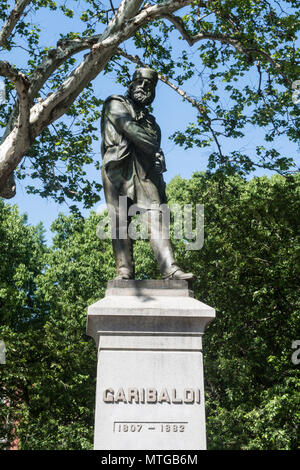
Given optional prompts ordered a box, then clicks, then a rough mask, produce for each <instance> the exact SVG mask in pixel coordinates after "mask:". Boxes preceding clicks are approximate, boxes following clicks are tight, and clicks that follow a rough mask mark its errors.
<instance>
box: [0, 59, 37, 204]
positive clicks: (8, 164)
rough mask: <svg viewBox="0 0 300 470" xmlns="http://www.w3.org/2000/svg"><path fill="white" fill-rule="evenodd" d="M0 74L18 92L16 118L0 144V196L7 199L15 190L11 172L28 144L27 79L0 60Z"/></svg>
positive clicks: (28, 107) (28, 109) (28, 110)
mask: <svg viewBox="0 0 300 470" xmlns="http://www.w3.org/2000/svg"><path fill="white" fill-rule="evenodd" d="M0 75H2V76H4V77H7V78H8V79H9V80H10V81H11V82H12V83H13V84H14V85H15V88H16V90H17V94H18V110H19V115H18V118H17V120H16V122H15V125H14V128H13V130H12V132H10V134H9V135H8V137H7V138H6V139H4V141H3V142H2V144H1V145H0V196H2V197H5V198H8V199H9V198H11V197H13V196H14V195H15V190H16V187H15V183H14V177H13V174H12V172H13V170H14V169H15V168H16V166H17V165H18V163H19V162H20V160H21V159H22V158H23V156H24V148H26V149H27V148H28V147H29V145H30V125H29V116H30V106H29V97H28V88H29V80H28V78H27V77H26V76H25V75H24V74H23V73H21V72H20V71H18V70H16V69H15V68H14V67H12V66H11V65H10V64H9V63H8V62H5V61H0Z"/></svg>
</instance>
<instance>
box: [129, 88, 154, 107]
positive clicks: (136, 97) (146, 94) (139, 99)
mask: <svg viewBox="0 0 300 470" xmlns="http://www.w3.org/2000/svg"><path fill="white" fill-rule="evenodd" d="M129 95H130V98H131V99H132V100H133V101H134V102H135V103H136V104H137V105H138V106H140V107H145V106H148V105H149V104H151V103H152V101H153V100H154V93H152V92H151V91H145V90H143V89H142V88H135V89H134V88H133V89H131V90H130V94H129Z"/></svg>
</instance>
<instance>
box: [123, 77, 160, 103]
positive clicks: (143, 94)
mask: <svg viewBox="0 0 300 470" xmlns="http://www.w3.org/2000/svg"><path fill="white" fill-rule="evenodd" d="M157 80H158V75H157V72H155V70H153V69H150V68H140V69H137V70H136V71H135V73H134V74H133V77H132V82H131V83H130V85H129V89H128V95H129V97H130V98H131V99H132V100H133V101H134V102H135V103H136V104H138V105H139V106H143V107H144V106H148V105H149V104H151V103H152V101H153V100H154V98H155V87H156V84H157Z"/></svg>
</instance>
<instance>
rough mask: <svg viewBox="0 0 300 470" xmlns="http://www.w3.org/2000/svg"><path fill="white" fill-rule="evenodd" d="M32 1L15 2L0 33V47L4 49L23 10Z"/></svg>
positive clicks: (21, 0) (20, 0)
mask: <svg viewBox="0 0 300 470" xmlns="http://www.w3.org/2000/svg"><path fill="white" fill-rule="evenodd" d="M31 1H32V0H17V1H16V5H15V7H14V8H13V9H12V11H11V12H10V14H9V17H8V18H7V20H6V23H5V24H4V26H3V28H2V30H1V31H0V47H4V46H5V43H6V41H7V39H8V38H9V36H10V34H11V32H12V31H13V29H14V27H15V26H16V24H17V22H18V21H19V19H20V17H21V16H22V14H23V12H24V10H25V8H26V7H27V5H29V3H30V2H31Z"/></svg>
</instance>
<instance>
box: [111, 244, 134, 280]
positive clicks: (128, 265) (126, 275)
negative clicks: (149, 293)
mask: <svg viewBox="0 0 300 470" xmlns="http://www.w3.org/2000/svg"><path fill="white" fill-rule="evenodd" d="M112 246H113V251H114V255H115V260H116V268H117V277H116V278H115V279H116V280H118V279H134V261H133V247H132V240H131V239H130V238H129V237H128V238H125V239H118V238H116V239H113V240H112Z"/></svg>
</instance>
